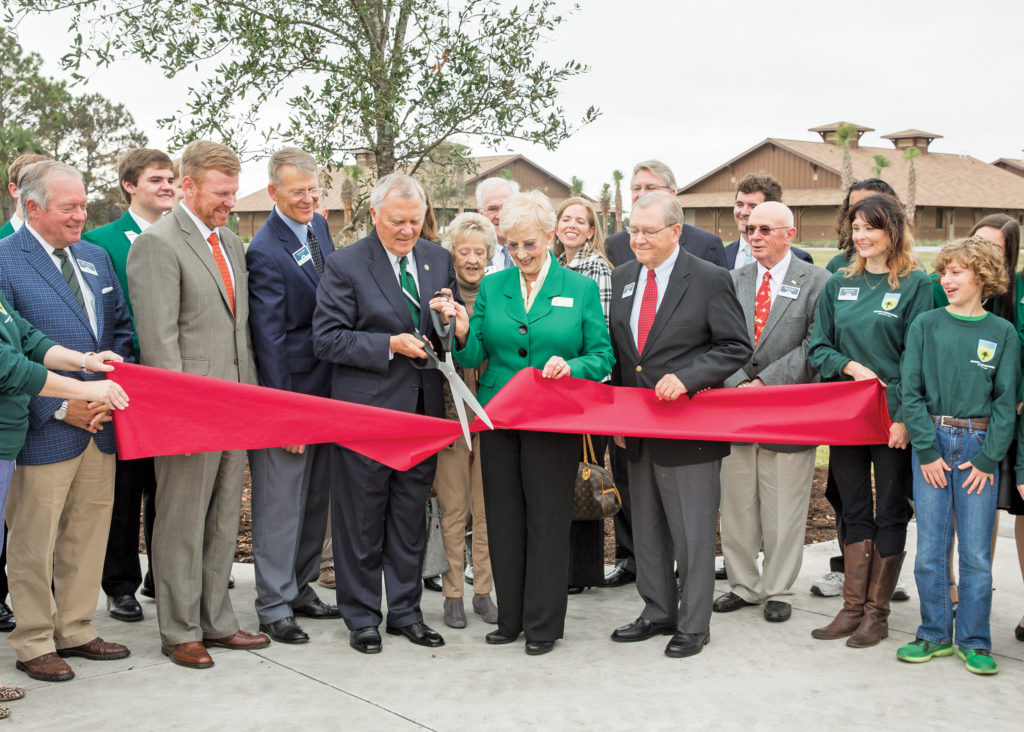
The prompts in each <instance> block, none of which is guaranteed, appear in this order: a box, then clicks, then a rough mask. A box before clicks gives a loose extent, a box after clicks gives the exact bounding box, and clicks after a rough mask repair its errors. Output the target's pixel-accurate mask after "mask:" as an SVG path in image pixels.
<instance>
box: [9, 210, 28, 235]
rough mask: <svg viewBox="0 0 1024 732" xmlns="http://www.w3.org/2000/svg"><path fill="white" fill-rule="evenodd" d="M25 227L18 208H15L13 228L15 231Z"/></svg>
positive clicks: (12, 219) (12, 218) (12, 220)
mask: <svg viewBox="0 0 1024 732" xmlns="http://www.w3.org/2000/svg"><path fill="white" fill-rule="evenodd" d="M24 225H25V222H24V220H23V219H22V218H21V216H19V215H18V211H17V207H15V211H14V213H12V214H11V226H12V227H13V228H14V230H15V231H17V230H18V229H20V228H21V227H22V226H24Z"/></svg>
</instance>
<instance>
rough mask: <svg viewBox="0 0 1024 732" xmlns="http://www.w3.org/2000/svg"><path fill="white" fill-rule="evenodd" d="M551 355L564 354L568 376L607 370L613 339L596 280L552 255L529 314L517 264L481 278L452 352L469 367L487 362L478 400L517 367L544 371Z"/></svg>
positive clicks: (593, 377)
mask: <svg viewBox="0 0 1024 732" xmlns="http://www.w3.org/2000/svg"><path fill="white" fill-rule="evenodd" d="M549 256H550V255H549ZM552 356H561V357H562V358H564V359H565V360H566V362H568V364H569V367H570V368H571V369H572V373H571V375H572V376H575V377H577V378H580V379H590V380H591V381H600V380H601V379H603V378H604V377H605V376H607V375H608V372H609V371H611V368H612V363H613V362H614V356H613V355H612V343H611V339H610V337H609V336H608V327H607V326H606V325H605V320H604V311H603V310H602V309H601V295H600V292H599V291H598V288H597V283H596V282H595V281H594V280H592V279H590V278H589V277H586V276H584V275H581V274H578V273H576V272H573V271H571V270H568V269H565V268H563V267H561V266H559V264H558V263H557V262H556V261H554V259H552V261H551V267H550V269H549V270H548V274H547V277H546V278H545V279H544V284H543V285H541V288H540V291H539V292H538V293H537V297H536V298H535V299H534V301H533V307H531V308H530V312H529V313H527V312H526V308H525V307H524V306H523V294H522V291H521V290H520V288H519V270H518V269H517V268H515V267H510V268H509V269H504V270H502V271H500V272H494V273H493V274H489V275H487V276H486V277H484V278H483V280H481V282H480V293H479V294H478V295H477V298H476V304H475V305H474V307H473V317H471V318H470V320H469V335H468V336H467V338H466V345H465V347H464V348H462V349H457V350H456V351H455V359H456V360H457V361H458V362H459V363H460V364H461V365H462V366H465V367H467V368H475V367H476V366H479V365H480V364H481V363H483V362H484V361H485V360H486V361H487V370H486V371H484V373H483V374H482V375H481V376H480V381H479V391H478V392H477V399H479V400H480V403H481V404H486V403H487V401H488V400H489V399H490V398H491V397H492V396H494V395H495V394H496V393H497V392H498V390H499V389H501V387H503V386H504V385H505V384H506V383H508V381H509V379H511V378H512V377H513V376H515V375H516V373H518V372H519V371H520V370H521V369H524V368H527V367H530V366H532V367H533V368H538V369H543V368H544V365H545V364H546V363H547V362H548V359H549V358H551V357H552Z"/></svg>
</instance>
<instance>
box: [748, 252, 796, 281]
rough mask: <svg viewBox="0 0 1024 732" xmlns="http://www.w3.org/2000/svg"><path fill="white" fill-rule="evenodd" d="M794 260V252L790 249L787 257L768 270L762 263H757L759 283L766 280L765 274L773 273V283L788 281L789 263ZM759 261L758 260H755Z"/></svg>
mask: <svg viewBox="0 0 1024 732" xmlns="http://www.w3.org/2000/svg"><path fill="white" fill-rule="evenodd" d="M792 260H793V250H792V249H790V250H788V251H787V252H786V256H784V257H783V258H782V259H780V260H779V261H778V262H776V263H775V266H774V267H772V268H771V269H768V268H767V267H765V266H764V265H763V264H761V263H760V262H757V281H758V282H760V281H761V280H763V279H764V273H765V272H771V273H772V282H782V281H783V280H784V279H786V273H787V272H788V271H789V263H790V262H791V261H792ZM754 261H757V260H754Z"/></svg>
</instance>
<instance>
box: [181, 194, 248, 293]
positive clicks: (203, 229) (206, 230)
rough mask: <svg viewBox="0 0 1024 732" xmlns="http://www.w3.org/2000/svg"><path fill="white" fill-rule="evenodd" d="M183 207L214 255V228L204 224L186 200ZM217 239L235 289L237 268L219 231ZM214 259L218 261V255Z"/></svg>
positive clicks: (232, 286) (182, 204) (232, 287)
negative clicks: (232, 264) (233, 265)
mask: <svg viewBox="0 0 1024 732" xmlns="http://www.w3.org/2000/svg"><path fill="white" fill-rule="evenodd" d="M181 208H182V210H184V211H185V213H187V214H188V215H189V218H190V219H192V222H193V223H194V224H195V225H196V228H197V229H199V235H200V236H202V237H203V239H205V240H206V245H207V246H208V247H210V256H213V244H211V243H210V234H213V233H214V230H213V229H211V228H210V227H209V226H207V225H206V224H204V223H203V222H202V221H200V220H199V217H198V216H196V215H195V214H194V213H192V211H190V210H189V207H188V206H186V205H185V202H184V201H182V202H181ZM217 241H218V242H220V251H221V254H223V255H224V261H225V262H226V263H227V265H228V273H229V274H230V275H231V289H232V290H233V289H235V270H234V269H232V267H231V260H230V259H229V258H228V250H227V249H226V248H225V246H224V242H223V240H222V239H221V236H220V233H217ZM214 261H215V262H216V261H217V258H216V257H214Z"/></svg>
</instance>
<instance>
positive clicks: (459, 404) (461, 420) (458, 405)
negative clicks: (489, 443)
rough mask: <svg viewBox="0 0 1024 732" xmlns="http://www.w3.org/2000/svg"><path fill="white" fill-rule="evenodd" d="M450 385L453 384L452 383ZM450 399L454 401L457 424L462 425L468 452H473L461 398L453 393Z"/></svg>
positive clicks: (467, 421)
mask: <svg viewBox="0 0 1024 732" xmlns="http://www.w3.org/2000/svg"><path fill="white" fill-rule="evenodd" d="M456 378H458V377H456ZM452 386H453V387H454V386H455V385H454V384H452ZM453 391H454V389H453ZM452 401H453V402H455V411H456V412H458V413H459V424H461V425H462V436H463V437H465V438H466V446H467V447H469V451H470V452H473V442H472V440H471V438H470V436H469V420H468V419H466V407H465V406H464V405H463V404H462V399H461V398H460V397H459V396H457V395H455V394H452Z"/></svg>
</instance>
